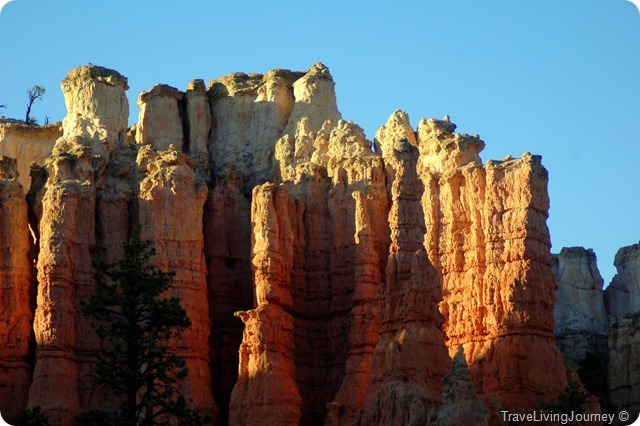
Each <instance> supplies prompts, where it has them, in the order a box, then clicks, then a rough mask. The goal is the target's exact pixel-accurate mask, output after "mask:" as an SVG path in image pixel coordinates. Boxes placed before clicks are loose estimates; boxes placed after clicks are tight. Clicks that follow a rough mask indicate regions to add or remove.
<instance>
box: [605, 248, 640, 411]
mask: <svg viewBox="0 0 640 426" xmlns="http://www.w3.org/2000/svg"><path fill="white" fill-rule="evenodd" d="M614 265H615V266H616V268H617V274H616V275H615V276H614V277H613V280H612V281H611V284H610V285H609V287H607V289H606V290H605V292H604V297H605V301H606V307H607V311H608V313H609V380H608V384H609V398H610V399H611V403H612V404H613V405H614V406H615V407H616V408H617V409H619V410H627V411H628V412H630V413H639V412H640V244H633V245H631V246H627V247H623V248H621V249H620V250H619V251H618V253H617V254H616V257H615V261H614ZM632 417H633V414H632Z"/></svg>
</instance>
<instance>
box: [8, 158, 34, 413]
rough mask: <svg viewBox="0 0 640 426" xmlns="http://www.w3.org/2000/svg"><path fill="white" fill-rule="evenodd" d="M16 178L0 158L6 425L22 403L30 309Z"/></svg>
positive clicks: (25, 234)
mask: <svg viewBox="0 0 640 426" xmlns="http://www.w3.org/2000/svg"><path fill="white" fill-rule="evenodd" d="M17 177H18V172H17V166H16V160H15V159H11V158H8V157H4V156H1V155H0V230H1V231H0V300H1V301H2V307H1V309H0V412H2V416H3V418H4V419H6V420H7V421H13V420H15V419H16V417H17V416H18V415H19V413H20V411H21V410H22V408H24V407H25V406H26V404H27V395H28V392H29V386H30V384H31V371H30V370H31V366H30V363H29V358H30V356H31V353H32V351H33V342H32V335H33V330H32V323H33V306H34V305H35V300H34V294H33V291H32V282H33V276H32V265H31V262H30V260H29V252H30V234H29V226H28V222H27V202H26V200H25V194H24V191H23V189H22V187H21V185H20V183H19V182H18V180H17Z"/></svg>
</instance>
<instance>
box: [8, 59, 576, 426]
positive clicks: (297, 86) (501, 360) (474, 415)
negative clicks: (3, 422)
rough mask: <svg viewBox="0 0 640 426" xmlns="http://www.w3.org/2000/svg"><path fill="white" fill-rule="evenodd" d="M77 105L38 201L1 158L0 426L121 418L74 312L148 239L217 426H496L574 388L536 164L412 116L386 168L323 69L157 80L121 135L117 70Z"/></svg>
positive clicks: (186, 387) (85, 77)
mask: <svg viewBox="0 0 640 426" xmlns="http://www.w3.org/2000/svg"><path fill="white" fill-rule="evenodd" d="M62 87H63V91H64V93H65V101H66V104H67V109H68V115H67V117H66V118H65V119H64V121H63V124H62V127H63V134H62V135H61V136H60V137H59V139H58V140H57V141H56V143H55V146H54V147H53V149H52V155H51V156H50V157H49V159H48V160H47V162H46V166H45V168H44V169H42V168H38V167H33V168H32V169H31V174H32V177H33V185H32V186H31V189H30V191H29V195H28V196H27V197H26V199H27V200H29V204H27V202H26V201H25V192H26V188H25V190H24V191H23V190H21V189H20V188H19V185H18V184H17V182H16V173H15V172H14V170H15V168H16V165H15V162H14V161H11V160H3V161H2V162H0V203H1V204H0V207H1V208H0V226H1V229H2V231H1V232H0V250H2V253H5V254H3V255H2V257H0V262H2V266H1V267H0V280H1V281H0V292H2V303H3V311H2V314H1V315H0V317H1V318H2V323H0V327H2V329H0V336H3V340H2V342H1V343H2V345H3V346H1V347H0V348H1V352H0V381H1V382H0V411H2V413H3V415H4V414H5V413H6V416H5V418H6V419H8V420H9V419H12V418H13V419H15V417H16V416H17V414H18V413H19V411H20V410H21V409H22V408H24V407H25V406H26V407H34V406H41V407H42V409H43V410H44V412H45V413H47V414H48V415H49V416H50V418H51V420H52V424H54V425H73V418H74V416H75V415H76V414H78V413H80V412H82V411H86V410H89V409H91V408H96V407H103V406H105V404H113V402H107V401H105V400H104V395H102V393H101V392H100V390H99V389H97V390H96V389H92V388H91V386H90V379H89V372H90V369H91V368H92V365H91V363H90V362H89V361H87V360H86V359H84V358H83V356H82V354H83V351H85V350H95V349H97V348H99V342H98V340H97V339H96V338H95V336H93V335H92V331H91V329H90V327H89V324H88V322H87V320H86V319H85V318H84V317H82V315H81V314H80V311H79V304H80V301H81V300H82V299H83V298H86V297H88V296H90V295H91V294H92V292H93V291H94V285H95V283H94V277H93V274H94V270H93V266H92V261H93V260H98V259H104V260H113V259H116V258H118V256H120V254H121V251H120V247H119V242H120V241H122V240H124V239H126V238H127V235H128V234H129V232H130V231H131V230H132V229H133V228H134V227H140V228H141V230H142V237H143V238H145V239H149V240H151V241H153V242H154V243H155V246H156V248H157V256H156V257H155V258H154V259H153V262H154V264H155V265H156V266H158V267H160V268H163V269H169V270H173V271H176V279H175V288H174V289H173V290H172V291H173V293H174V294H175V295H177V296H178V297H180V299H181V301H182V305H183V306H184V307H185V309H186V310H187V314H188V316H189V317H190V319H191V321H192V323H193V325H192V327H191V328H189V329H188V330H187V331H186V332H185V333H183V335H182V336H181V337H180V338H179V339H175V340H174V341H172V345H173V347H174V350H175V351H176V353H178V354H179V355H180V356H182V357H184V358H185V359H186V361H187V367H188V368H189V376H188V377H187V378H186V379H184V380H183V381H182V382H181V383H180V384H179V388H180V391H181V392H182V393H183V394H184V395H185V396H186V397H189V398H192V399H193V400H194V404H195V406H196V408H198V409H200V410H201V411H203V412H204V413H206V414H209V415H211V416H212V417H213V420H214V422H217V424H220V425H224V424H232V425H265V424H273V425H298V424H301V425H314V424H326V425H403V424H455V422H456V421H458V420H459V419H472V420H473V421H474V422H476V423H477V424H486V423H487V421H488V419H489V418H488V416H489V413H491V414H492V415H493V417H492V419H491V421H492V422H494V423H495V422H496V418H495V415H496V413H498V412H499V410H500V409H501V408H502V409H506V410H510V411H516V412H527V411H528V410H530V409H531V407H532V406H533V405H535V404H536V403H538V402H539V401H541V400H549V399H553V398H554V397H555V396H557V395H558V393H559V392H560V391H561V390H562V389H564V387H565V384H566V381H567V376H568V375H569V374H570V372H571V370H570V368H569V367H568V366H567V363H566V362H565V361H564V359H563V357H562V354H561V353H560V351H559V350H558V348H557V347H556V343H555V338H554V319H553V314H554V305H555V291H556V281H555V279H554V276H553V274H552V264H553V262H552V257H551V253H550V239H549V233H548V229H547V226H546V219H547V215H548V208H549V199H548V194H547V179H548V178H547V173H546V170H545V169H544V168H543V166H542V165H541V159H540V157H538V156H534V155H531V154H528V153H525V154H524V155H523V157H522V158H520V159H513V158H510V157H509V158H506V159H504V160H501V161H489V162H487V163H483V162H482V160H481V159H480V157H479V153H480V151H481V150H482V149H483V147H484V142H483V141H481V140H480V139H479V138H478V137H477V136H470V135H464V134H456V133H454V130H455V125H454V124H453V123H451V122H450V120H449V118H448V117H445V119H444V120H436V119H429V120H425V119H422V120H421V121H420V123H419V125H418V127H417V129H413V128H412V126H411V124H410V122H409V118H408V116H407V115H406V114H405V113H402V112H400V111H396V112H395V113H393V114H392V115H391V117H390V118H389V120H388V122H387V123H386V124H385V125H384V126H382V127H381V129H380V130H379V131H378V133H377V134H376V144H375V145H376V148H377V149H376V150H375V151H374V150H372V142H370V141H369V140H367V139H366V137H365V134H364V132H363V130H362V129H361V128H360V127H359V126H358V125H356V124H354V123H353V122H351V121H345V120H343V118H342V115H341V114H340V112H339V111H338V108H337V103H336V98H335V90H334V82H333V78H332V76H331V74H330V73H329V70H328V69H327V68H326V67H325V66H324V65H322V64H315V65H314V66H312V67H311V68H310V69H309V70H308V71H306V72H291V71H286V70H273V71H270V72H268V73H266V74H242V73H235V74H230V75H228V76H224V77H222V78H219V79H216V80H213V81H211V82H210V83H209V85H208V87H205V85H204V82H203V81H202V80H194V81H192V82H191V83H190V84H189V86H188V87H187V89H186V90H185V91H184V92H182V91H180V90H178V89H175V88H173V87H170V86H166V85H157V86H155V87H153V88H152V89H150V90H149V91H146V92H143V93H142V94H141V95H140V96H139V98H138V105H139V106H140V114H139V118H138V124H137V125H136V126H134V127H133V128H132V129H129V130H128V129H127V119H128V103H127V99H126V96H125V91H126V90H127V88H128V87H127V80H126V78H125V77H123V76H122V75H120V74H119V73H117V72H115V71H112V70H108V69H105V68H101V67H96V66H88V67H79V68H76V69H74V70H72V71H70V72H69V74H68V76H67V78H66V79H65V80H64V81H63V84H62ZM2 142H3V141H2V140H0V144H1V143H2ZM21 161H24V160H23V159H22V158H19V159H18V167H20V166H21V164H20V162H21ZM27 205H28V206H29V211H27ZM29 227H31V230H32V232H31V234H29ZM30 235H31V241H32V242H33V244H32V246H31V245H30V243H29V238H30ZM7 253H8V254H7ZM33 264H35V265H37V275H36V274H35V273H34V272H33V271H32V265H33ZM36 287H37V298H36V297H35V291H33V290H35V288H36ZM32 289H33V290H32ZM32 333H33V337H31V336H32ZM459 348H461V349H460V350H461V352H458V350H459ZM456 353H458V355H456ZM454 356H456V357H457V358H455V360H454V362H453V364H452V361H451V359H452V358H453V357H454ZM463 356H464V359H462V357H463ZM5 396H7V397H8V398H9V399H7V397H5ZM460 401H461V402H464V404H462V405H463V406H464V407H468V410H469V412H468V413H455V412H454V410H453V408H452V407H453V406H455V404H456V403H457V402H460Z"/></svg>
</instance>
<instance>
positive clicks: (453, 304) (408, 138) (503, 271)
mask: <svg viewBox="0 0 640 426" xmlns="http://www.w3.org/2000/svg"><path fill="white" fill-rule="evenodd" d="M454 129H455V125H453V124H452V123H451V122H450V121H449V119H448V117H445V119H444V120H435V119H430V120H424V119H423V120H422V121H421V122H420V123H419V125H418V129H417V131H415V132H414V131H413V130H412V128H411V125H410V124H409V120H408V117H407V116H406V114H404V113H402V112H399V111H397V112H395V113H394V114H393V115H392V116H391V118H390V119H389V121H388V122H387V124H386V125H385V126H383V127H382V128H381V129H380V130H379V131H378V133H377V134H376V138H377V139H378V141H379V142H380V146H381V149H382V151H383V153H387V152H390V151H391V150H392V149H397V148H395V146H394V145H393V144H395V143H397V141H401V142H402V145H403V146H404V148H402V150H404V151H406V152H407V153H412V154H411V155H412V156H413V157H416V156H417V155H418V153H419V157H418V158H417V159H416V160H415V161H416V173H417V175H418V176H419V178H420V180H419V182H420V184H421V188H420V189H419V191H420V192H422V195H421V198H420V202H421V206H422V209H423V217H424V225H422V224H421V223H420V222H417V221H416V220H415V219H413V223H412V224H411V226H412V227H413V232H414V233H415V234H420V233H423V234H424V243H423V245H424V249H425V251H426V253H427V255H428V260H429V262H430V263H431V264H432V265H433V267H434V269H435V270H436V271H437V274H435V276H436V277H437V280H438V282H439V286H440V288H441V291H442V297H443V300H442V302H441V303H440V312H441V313H442V315H443V316H444V325H443V331H444V335H445V343H446V345H447V346H448V348H449V353H450V354H453V353H455V351H456V350H457V348H458V346H459V345H462V346H463V347H464V351H465V357H466V359H467V362H468V363H469V370H470V371H471V374H472V376H473V378H474V383H475V385H476V387H477V389H478V392H479V393H480V394H485V395H493V396H494V397H495V398H496V399H497V400H498V402H499V403H500V404H501V405H502V406H503V407H504V408H505V409H515V408H517V407H519V409H522V407H531V406H532V405H534V404H536V403H537V402H538V401H539V400H540V399H544V398H548V397H549V395H557V394H558V393H559V392H560V391H561V390H562V389H563V388H564V385H565V382H566V365H565V363H564V360H563V359H562V355H561V354H560V352H559V351H558V349H557V347H556V345H555V342H554V336H553V306H554V302H555V297H554V290H555V282H554V279H553V275H552V273H551V254H550V252H549V248H550V240H549V234H548V229H547V226H546V218H547V211H548V208H549V200H548V195H547V190H546V185H547V173H546V170H545V169H544V168H543V167H542V166H541V164H540V157H536V156H532V155H530V154H528V153H525V154H524V155H523V157H522V158H521V159H511V158H507V159H505V160H502V161H489V162H488V163H487V164H486V165H484V166H483V165H482V163H481V161H480V158H479V156H478V153H479V152H480V150H481V149H482V148H483V147H484V143H483V142H482V141H481V140H480V139H479V138H478V137H477V136H469V135H460V134H454V133H453V130H454ZM416 148H417V149H416ZM384 155H385V156H386V154H384ZM422 226H424V228H422ZM414 238H417V237H414ZM533 289H535V290H533Z"/></svg>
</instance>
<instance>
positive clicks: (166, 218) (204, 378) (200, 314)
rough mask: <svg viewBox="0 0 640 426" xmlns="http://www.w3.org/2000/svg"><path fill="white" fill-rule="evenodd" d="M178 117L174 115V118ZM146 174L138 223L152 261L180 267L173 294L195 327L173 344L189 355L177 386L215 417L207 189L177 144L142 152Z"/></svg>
mask: <svg viewBox="0 0 640 426" xmlns="http://www.w3.org/2000/svg"><path fill="white" fill-rule="evenodd" d="M175 118H177V117H174V119H175ZM137 162H138V171H139V173H140V175H141V180H140V192H139V223H140V227H141V238H142V239H143V240H150V241H153V242H154V243H155V248H156V256H155V257H154V258H153V259H152V262H153V263H154V264H155V266H156V267H158V268H159V269H162V270H165V271H175V274H176V275H175V277H174V282H173V286H172V289H171V290H170V291H169V296H176V297H178V298H179V299H180V304H181V305H182V307H183V308H184V309H185V310H186V312H187V316H188V317H189V319H190V320H191V326H190V327H188V328H187V329H186V330H184V331H183V332H182V334H181V336H180V337H179V338H177V339H175V340H174V341H172V342H171V346H173V348H172V349H173V350H174V351H175V353H176V354H177V355H178V356H180V357H182V358H183V359H185V361H186V367H187V369H188V370H189V374H188V376H187V377H186V378H185V379H183V380H182V381H180V382H179V384H178V390H179V392H180V394H181V395H183V396H184V397H185V398H187V399H189V398H192V399H193V400H194V404H195V407H194V408H197V409H198V410H200V411H202V412H203V414H209V415H212V416H213V417H214V418H215V415H216V412H217V408H216V406H215V402H214V398H213V394H212V390H211V371H210V368H209V333H210V320H209V307H208V298H207V281H206V271H207V270H206V264H205V260H204V233H203V228H202V218H203V211H204V203H205V201H206V198H207V187H206V184H205V182H204V180H203V179H202V178H200V177H199V176H198V175H197V174H196V173H195V168H196V165H195V163H194V162H193V161H192V160H191V159H190V158H189V157H188V156H187V155H186V154H183V153H182V152H180V151H178V150H177V148H176V147H175V146H174V145H170V146H169V149H167V150H166V151H160V152H156V151H155V149H154V148H153V147H152V146H151V145H146V146H143V147H142V148H141V149H140V151H139V152H138V159H137Z"/></svg>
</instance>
